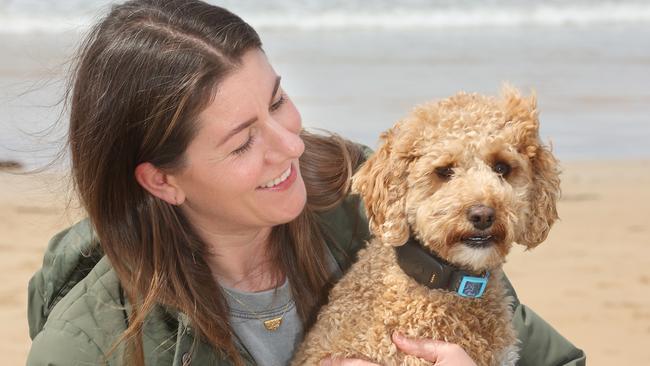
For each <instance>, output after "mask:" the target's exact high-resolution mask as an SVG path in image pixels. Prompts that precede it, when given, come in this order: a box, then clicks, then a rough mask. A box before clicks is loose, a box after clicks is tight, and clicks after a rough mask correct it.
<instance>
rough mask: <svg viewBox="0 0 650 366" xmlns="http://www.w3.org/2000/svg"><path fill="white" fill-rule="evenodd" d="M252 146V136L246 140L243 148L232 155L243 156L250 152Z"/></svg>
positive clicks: (239, 148)
mask: <svg viewBox="0 0 650 366" xmlns="http://www.w3.org/2000/svg"><path fill="white" fill-rule="evenodd" d="M252 145H253V136H250V137H248V140H246V142H245V143H244V144H243V145H242V146H240V147H238V148H237V149H236V150H234V151H233V152H232V153H233V154H234V155H241V154H243V153H245V152H246V151H248V150H250V148H251V146H252Z"/></svg>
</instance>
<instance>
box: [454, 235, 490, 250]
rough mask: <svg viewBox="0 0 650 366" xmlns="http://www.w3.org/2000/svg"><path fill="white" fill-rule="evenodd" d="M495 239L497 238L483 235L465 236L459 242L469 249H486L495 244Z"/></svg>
mask: <svg viewBox="0 0 650 366" xmlns="http://www.w3.org/2000/svg"><path fill="white" fill-rule="evenodd" d="M496 239H497V238H496V237H495V236H493V235H488V234H485V235H471V236H465V237H463V238H461V239H460V240H461V241H462V242H463V244H465V245H467V246H468V247H471V248H487V247H489V246H492V245H494V244H495V243H496V242H497V240H496Z"/></svg>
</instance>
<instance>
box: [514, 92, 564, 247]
mask: <svg viewBox="0 0 650 366" xmlns="http://www.w3.org/2000/svg"><path fill="white" fill-rule="evenodd" d="M502 95H503V97H504V100H505V112H506V113H505V115H506V121H507V122H506V123H507V124H510V127H511V128H513V132H514V136H515V144H516V145H517V146H518V150H519V153H521V154H522V155H524V156H526V157H528V159H529V160H530V162H531V167H532V173H533V177H532V182H531V187H530V190H529V197H528V200H529V202H530V205H531V210H530V212H529V214H528V219H527V222H526V227H525V228H524V230H522V232H521V233H520V234H519V237H518V238H516V242H518V243H519V244H523V245H525V246H527V247H528V248H529V249H530V248H534V247H535V246H537V245H538V244H540V243H541V242H543V241H544V240H545V239H546V236H547V235H548V233H549V231H550V229H551V226H552V225H553V223H554V222H555V220H557V219H558V215H557V209H556V203H557V200H558V198H559V196H560V177H559V176H560V171H559V167H558V162H557V160H556V159H555V157H554V156H553V154H552V153H551V151H550V149H549V148H548V147H546V146H544V144H542V142H541V141H540V138H539V118H538V112H537V100H536V97H535V95H534V94H533V95H531V96H530V97H528V98H523V97H522V96H521V95H520V94H519V92H518V91H517V90H516V89H515V88H513V87H512V86H509V85H505V86H504V87H503V91H502Z"/></svg>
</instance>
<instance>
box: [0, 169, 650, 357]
mask: <svg viewBox="0 0 650 366" xmlns="http://www.w3.org/2000/svg"><path fill="white" fill-rule="evenodd" d="M563 168H564V173H563V176H562V179H563V182H562V187H563V198H562V200H561V202H560V205H559V212H560V216H561V219H562V220H561V222H559V223H558V224H557V225H556V226H555V227H554V228H553V230H552V231H551V234H550V236H549V238H548V240H547V241H546V242H545V243H543V244H541V245H540V246H539V247H538V248H536V249H535V250H533V251H528V252H524V251H523V250H521V249H520V248H517V249H516V250H514V251H513V253H512V254H511V255H510V260H509V262H508V263H507V265H506V270H507V272H508V274H509V276H510V279H511V280H512V282H513V283H514V285H515V288H516V290H517V292H518V294H519V297H520V299H521V300H522V302H524V303H526V304H527V305H529V306H530V307H532V308H533V309H534V310H535V311H536V312H538V313H539V314H541V315H542V316H543V317H544V318H545V319H547V320H548V321H549V322H550V323H551V324H553V326H555V327H556V329H558V330H559V331H560V332H561V333H562V334H563V335H565V336H566V337H567V338H569V339H570V340H571V341H573V342H574V343H575V344H576V345H578V346H579V347H581V348H583V349H584V350H586V352H587V354H588V360H589V364H590V365H647V364H650V349H648V347H647V343H648V340H649V339H650V272H649V271H648V268H650V222H649V221H648V214H647V209H648V207H649V205H650V190H649V189H648V188H647V187H649V186H650V161H649V160H641V161H639V160H637V161H604V162H578V163H576V162H572V163H566V164H563ZM65 187H66V184H65V181H64V180H62V178H61V177H59V176H56V175H53V174H42V175H37V176H20V175H14V174H9V173H6V172H0V232H2V233H3V234H2V236H1V237H0V261H1V262H0V263H1V267H2V268H3V271H2V272H1V273H0V283H2V286H1V287H0V324H3V327H2V328H1V330H0V340H1V341H0V352H1V353H2V354H3V355H4V357H5V361H3V364H7V365H18V364H22V363H24V360H25V357H26V355H27V352H28V350H29V347H30V340H29V336H28V331H27V320H26V316H27V315H26V310H25V309H26V305H27V292H26V291H27V282H28V280H29V278H30V276H31V275H32V273H33V272H34V271H36V270H37V269H38V268H39V267H40V264H41V261H42V255H43V251H44V250H45V248H46V246H47V242H48V240H49V238H50V237H51V236H52V235H53V234H55V233H56V232H57V231H58V230H60V229H62V228H64V227H66V226H68V225H69V224H70V223H72V222H74V221H75V218H76V217H79V215H80V214H79V212H78V211H75V210H74V208H72V209H68V210H66V195H67V193H66V191H65Z"/></svg>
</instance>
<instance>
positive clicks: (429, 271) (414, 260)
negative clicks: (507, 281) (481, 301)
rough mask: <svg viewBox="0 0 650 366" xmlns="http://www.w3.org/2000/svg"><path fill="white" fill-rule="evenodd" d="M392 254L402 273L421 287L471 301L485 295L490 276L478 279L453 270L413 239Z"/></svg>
mask: <svg viewBox="0 0 650 366" xmlns="http://www.w3.org/2000/svg"><path fill="white" fill-rule="evenodd" d="M395 252H396V253H397V262H398V263H399V266H400V267H401V268H402V270H403V271H404V272H405V273H406V274H407V275H409V277H411V278H413V279H414V280H415V281H417V282H418V283H419V284H421V285H424V286H426V287H428V288H430V289H442V290H448V291H452V292H455V293H457V294H459V295H460V296H463V297H470V298H479V297H481V296H483V293H484V292H485V288H486V287H487V282H488V278H489V277H490V273H489V272H485V273H483V274H481V275H477V274H474V273H470V272H466V271H463V270H461V269H459V268H456V267H454V266H452V265H450V264H448V263H447V262H445V261H444V260H443V259H441V258H438V257H437V256H436V255H434V254H433V253H431V252H430V251H429V250H427V249H425V248H424V247H422V245H420V243H419V242H418V241H417V240H416V239H415V238H413V237H411V238H409V240H408V241H407V242H406V244H404V245H401V246H399V247H395Z"/></svg>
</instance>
